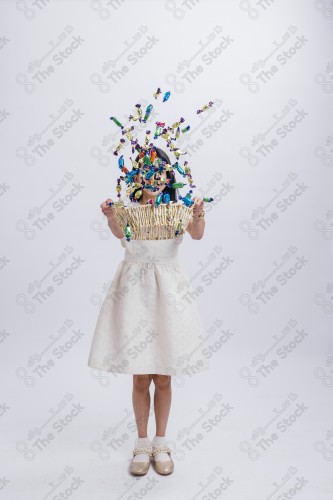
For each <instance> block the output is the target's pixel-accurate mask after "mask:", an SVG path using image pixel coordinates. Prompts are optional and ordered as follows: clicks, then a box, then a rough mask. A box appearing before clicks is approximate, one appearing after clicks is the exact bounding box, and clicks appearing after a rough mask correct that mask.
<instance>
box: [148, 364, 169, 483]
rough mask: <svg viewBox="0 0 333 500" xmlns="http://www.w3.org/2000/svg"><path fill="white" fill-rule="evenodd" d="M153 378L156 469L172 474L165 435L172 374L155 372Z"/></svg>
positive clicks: (153, 445)
mask: <svg viewBox="0 0 333 500" xmlns="http://www.w3.org/2000/svg"><path fill="white" fill-rule="evenodd" d="M153 380H154V384H155V394H154V408H155V420H156V434H155V437H154V439H153V440H152V442H151V444H152V448H153V452H152V453H153V457H154V464H155V470H156V472H158V473H159V474H163V475H164V474H171V472H173V468H174V464H173V460H172V458H171V455H169V453H170V451H169V452H167V449H168V446H167V441H166V437H165V431H166V426H167V423H168V418H169V412H170V406H171V376H170V375H157V374H155V375H153ZM165 448H166V449H165Z"/></svg>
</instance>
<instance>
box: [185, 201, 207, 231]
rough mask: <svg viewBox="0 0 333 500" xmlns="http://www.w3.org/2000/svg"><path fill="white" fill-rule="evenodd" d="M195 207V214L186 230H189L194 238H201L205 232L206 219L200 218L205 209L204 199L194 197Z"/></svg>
mask: <svg viewBox="0 0 333 500" xmlns="http://www.w3.org/2000/svg"><path fill="white" fill-rule="evenodd" d="M193 201H194V207H193V216H192V218H191V220H190V222H189V224H188V225H187V228H186V231H188V232H189V233H190V235H191V237H192V239H193V240H201V238H202V237H203V235H204V232H205V224H206V223H205V219H203V218H199V216H200V215H201V214H202V212H203V210H204V201H203V200H199V198H197V197H194V198H193Z"/></svg>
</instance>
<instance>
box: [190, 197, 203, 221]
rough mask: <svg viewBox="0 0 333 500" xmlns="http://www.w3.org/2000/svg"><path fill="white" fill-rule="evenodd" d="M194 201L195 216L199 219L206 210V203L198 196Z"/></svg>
mask: <svg viewBox="0 0 333 500" xmlns="http://www.w3.org/2000/svg"><path fill="white" fill-rule="evenodd" d="M193 201H194V204H193V216H194V217H198V215H200V214H201V212H202V211H203V209H204V201H203V200H200V198H198V197H197V196H194V198H193Z"/></svg>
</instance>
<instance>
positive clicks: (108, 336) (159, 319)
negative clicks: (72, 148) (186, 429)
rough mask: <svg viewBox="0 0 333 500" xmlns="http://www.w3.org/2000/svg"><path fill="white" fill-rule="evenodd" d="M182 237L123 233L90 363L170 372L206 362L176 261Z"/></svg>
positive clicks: (106, 368) (196, 317)
mask: <svg viewBox="0 0 333 500" xmlns="http://www.w3.org/2000/svg"><path fill="white" fill-rule="evenodd" d="M130 206H138V205H137V204H136V203H134V202H132V203H130ZM183 238H184V234H183V235H181V236H178V237H176V238H172V239H165V240H133V239H131V240H130V241H127V240H126V238H125V237H123V238H121V240H120V242H121V245H122V246H123V247H124V248H125V254H124V259H123V260H122V261H121V262H120V263H119V265H118V268H117V271H116V274H115V276H114V279H113V281H112V283H111V286H110V287H109V290H108V292H107V294H106V297H105V299H104V302H103V305H102V307H101V310H100V313H99V316H98V319H97V324H96V327H95V332H94V335H93V339H92V344H91V348H90V354H89V359H88V366H89V367H91V368H97V369H100V370H104V371H108V372H117V373H130V374H137V375H142V374H160V375H171V376H172V375H174V376H177V375H190V376H192V375H193V374H196V373H198V372H201V371H203V370H207V369H208V368H210V364H209V360H208V359H207V358H206V357H205V356H204V354H203V350H204V347H205V344H204V337H205V333H204V328H203V323H202V321H201V317H200V314H199V311H198V308H197V304H196V301H195V299H194V297H193V289H192V287H191V285H190V284H189V283H188V281H189V279H188V276H187V275H186V274H185V272H184V271H183V269H182V267H181V265H180V264H179V262H178V250H179V246H180V243H181V242H182V240H183ZM191 292H192V294H191Z"/></svg>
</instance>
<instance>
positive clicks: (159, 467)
mask: <svg viewBox="0 0 333 500" xmlns="http://www.w3.org/2000/svg"><path fill="white" fill-rule="evenodd" d="M163 452H164V453H167V454H168V455H169V457H170V460H163V461H162V460H155V455H157V454H158V453H163ZM152 457H153V464H154V468H155V470H156V472H158V473H159V474H162V475H167V474H171V472H173V470H174V463H173V460H172V458H171V449H170V448H169V447H168V446H160V447H153V451H152Z"/></svg>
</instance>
